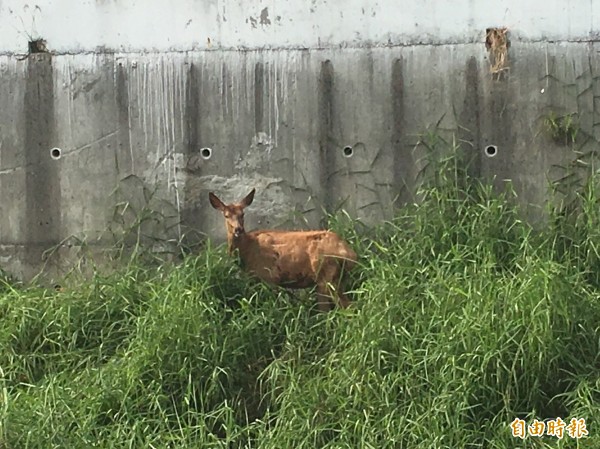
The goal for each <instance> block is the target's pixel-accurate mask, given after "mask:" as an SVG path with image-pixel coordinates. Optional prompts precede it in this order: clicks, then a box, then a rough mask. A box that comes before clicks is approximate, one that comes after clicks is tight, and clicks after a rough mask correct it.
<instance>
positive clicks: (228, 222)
mask: <svg viewBox="0 0 600 449" xmlns="http://www.w3.org/2000/svg"><path fill="white" fill-rule="evenodd" d="M255 191H256V189H252V191H251V192H250V193H249V194H248V195H247V196H246V197H245V198H244V199H242V200H241V201H239V202H237V203H232V204H224V203H223V202H222V201H221V200H220V199H219V198H218V197H217V196H216V195H215V194H214V193H212V192H210V193H209V194H208V198H209V200H210V204H211V205H212V207H214V208H215V209H217V210H220V211H221V212H222V213H223V216H224V217H225V226H226V228H227V247H228V249H229V254H230V255H233V253H234V251H235V250H238V252H239V256H240V259H241V262H242V268H243V269H244V270H245V271H247V272H249V273H250V274H251V275H253V276H256V277H258V278H260V279H262V280H264V281H266V282H268V283H270V284H274V285H279V286H281V287H287V288H308V287H312V286H315V285H316V287H317V298H318V299H317V303H318V306H319V309H320V310H321V311H327V310H330V309H331V306H332V304H333V300H334V297H336V296H337V299H338V301H339V305H340V306H341V307H342V308H346V307H348V306H349V305H350V300H349V299H348V298H347V297H346V295H345V294H344V292H343V285H342V276H343V275H344V272H346V271H349V270H350V269H352V267H354V265H356V260H357V257H356V253H355V252H354V251H353V250H352V248H350V246H349V245H348V244H347V243H346V242H345V241H344V240H342V239H341V238H340V237H339V236H338V235H337V234H335V233H334V232H330V231H282V230H260V231H251V232H246V230H245V229H244V209H245V208H246V207H248V206H249V205H250V204H252V201H253V200H254V193H255Z"/></svg>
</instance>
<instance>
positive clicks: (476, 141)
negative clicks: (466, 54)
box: [458, 56, 483, 178]
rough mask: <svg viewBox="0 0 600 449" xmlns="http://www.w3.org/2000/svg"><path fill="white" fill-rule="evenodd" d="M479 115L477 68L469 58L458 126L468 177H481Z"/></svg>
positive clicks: (474, 60) (481, 151)
mask: <svg viewBox="0 0 600 449" xmlns="http://www.w3.org/2000/svg"><path fill="white" fill-rule="evenodd" d="M480 113H481V106H480V104H479V67H478V66H477V59H475V57H474V56H472V57H470V58H469V59H468V61H467V64H466V67H465V99H464V102H463V108H462V112H461V114H460V117H459V121H458V124H459V125H460V126H461V128H460V129H459V139H460V140H461V141H462V142H465V144H463V145H462V147H463V148H464V150H465V153H466V161H465V162H466V163H467V171H468V173H469V175H470V176H472V177H474V178H478V177H479V176H481V158H482V154H483V148H482V142H481V138H480V131H479V129H480V123H479V122H480V118H479V116H480Z"/></svg>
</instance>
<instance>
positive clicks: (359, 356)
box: [0, 170, 600, 449]
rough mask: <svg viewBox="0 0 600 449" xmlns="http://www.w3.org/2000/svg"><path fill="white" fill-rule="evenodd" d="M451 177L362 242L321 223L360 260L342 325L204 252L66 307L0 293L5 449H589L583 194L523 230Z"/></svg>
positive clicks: (587, 244) (19, 291)
mask: <svg viewBox="0 0 600 449" xmlns="http://www.w3.org/2000/svg"><path fill="white" fill-rule="evenodd" d="M449 173H456V170H454V171H453V170H450V171H449ZM448 179H449V181H444V180H443V179H442V181H443V182H437V183H436V184H437V186H428V187H427V188H426V190H425V191H424V192H423V201H422V202H421V203H420V204H419V205H414V206H410V207H404V208H402V209H401V210H400V211H399V215H398V216H397V217H396V218H395V219H393V220H391V221H390V222H388V223H385V224H384V225H382V226H381V227H379V228H377V229H367V228H363V227H361V226H360V225H359V223H357V222H353V221H351V220H349V219H347V218H346V217H344V216H343V215H341V214H338V215H337V216H336V217H333V218H332V220H331V225H332V226H333V227H334V229H336V230H338V231H339V232H341V233H342V234H343V235H344V236H345V237H346V238H348V239H349V240H350V241H351V243H352V245H353V246H354V247H355V248H356V249H357V251H358V252H359V253H360V254H361V267H360V268H359V269H357V270H356V273H355V278H354V279H353V299H354V302H355V304H354V307H353V308H351V309H348V310H336V311H334V312H332V313H329V314H321V313H318V312H316V310H315V305H314V302H313V301H311V300H310V299H309V298H308V297H307V296H306V295H298V294H295V295H294V294H290V293H287V292H284V291H275V290H273V289H270V288H268V287H266V286H264V285H262V284H259V283H256V282H254V281H251V280H249V279H248V278H247V277H246V276H245V275H243V274H240V272H239V269H238V267H237V266H236V265H235V263H234V262H233V261H232V260H231V259H229V258H228V256H227V255H226V254H225V251H224V249H223V248H222V247H219V248H212V247H210V245H209V246H208V247H207V248H205V249H204V250H203V251H202V252H201V253H200V254H199V255H196V256H187V257H185V258H184V259H183V261H182V262H181V263H180V264H178V265H177V266H176V267H172V268H168V269H167V268H164V267H158V268H157V267H154V268H141V267H140V266H135V265H134V264H130V265H128V266H127V267H126V268H123V270H122V271H121V272H119V273H115V274H112V275H110V276H101V275H96V276H95V277H94V278H93V279H92V280H91V281H90V282H88V283H84V284H81V285H78V286H73V287H69V288H67V289H66V290H65V291H62V292H56V291H54V290H45V289H40V288H34V287H18V286H15V284H11V282H10V281H9V280H8V279H7V280H1V279H3V278H0V382H1V383H0V448H3V449H20V448H44V449H48V448H91V447H101V448H188V447H190V448H246V447H247V448H273V449H287V448H294V449H301V448H310V449H314V448H353V449H354V448H377V449H380V448H411V449H412V448H427V449H430V448H477V447H481V448H498V449H499V448H515V447H534V448H541V447H565V448H567V447H600V433H599V431H598V423H599V422H600V290H599V289H600V254H599V252H598V250H599V248H600V211H599V210H598V204H597V201H596V196H595V194H594V193H593V192H594V191H595V189H594V187H593V186H594V185H595V182H596V180H594V179H591V180H590V181H589V182H588V184H587V186H588V188H586V190H585V191H584V192H583V193H582V194H581V196H580V199H581V201H580V203H578V204H580V206H581V207H579V209H577V210H574V211H571V212H570V214H569V215H568V216H565V215H564V214H559V213H554V212H551V213H550V220H549V225H548V226H546V227H545V228H544V229H543V230H539V231H535V230H533V229H532V228H531V227H530V226H529V225H527V224H526V223H524V222H522V221H521V220H520V219H519V215H518V212H517V210H516V208H515V207H514V206H513V205H512V204H513V203H514V201H513V198H512V197H511V196H510V195H496V194H494V193H493V192H492V191H491V189H490V188H488V187H486V186H481V185H478V184H477V183H475V182H473V181H472V180H471V181H470V182H468V183H467V184H465V183H463V182H460V183H459V182H456V178H455V177H454V176H450V177H449V178H448ZM438 181H439V179H438ZM461 186H463V187H461ZM465 186H466V187H465ZM516 417H519V418H522V419H524V420H526V421H527V422H528V423H530V422H531V421H532V420H533V419H535V418H538V419H540V420H542V419H546V418H555V417H561V418H562V419H563V420H564V421H566V422H567V423H568V422H569V420H570V419H571V418H574V417H575V418H584V419H585V420H586V423H587V430H588V432H589V434H590V436H589V437H587V439H586V440H576V439H573V438H570V437H569V436H568V435H567V434H566V432H565V436H564V438H563V439H562V440H558V439H557V438H555V437H550V436H544V437H531V436H528V437H527V438H526V439H525V440H520V439H515V438H514V437H513V436H512V435H511V431H510V423H511V422H512V421H513V419H514V418H516Z"/></svg>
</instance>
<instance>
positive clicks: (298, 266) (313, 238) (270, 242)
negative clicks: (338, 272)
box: [240, 230, 356, 288]
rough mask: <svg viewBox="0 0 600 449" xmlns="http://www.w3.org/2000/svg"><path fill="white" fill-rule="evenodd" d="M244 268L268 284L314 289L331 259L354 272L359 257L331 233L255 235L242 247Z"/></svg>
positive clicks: (298, 232)
mask: <svg viewBox="0 0 600 449" xmlns="http://www.w3.org/2000/svg"><path fill="white" fill-rule="evenodd" d="M240 256H241V258H242V262H243V264H244V268H245V269H246V270H248V271H249V272H250V273H252V274H254V275H256V276H258V277H260V278H262V279H263V280H265V281H267V282H271V283H273V284H277V285H284V286H288V287H291V288H305V287H310V286H312V285H314V283H315V279H316V270H318V267H319V266H320V263H322V261H323V260H324V259H327V258H328V257H332V258H340V259H343V260H344V261H345V262H344V264H345V267H346V269H350V268H351V267H352V266H353V265H354V263H355V261H356V253H355V252H354V251H353V250H352V249H351V248H350V247H349V246H348V244H347V243H346V242H345V241H344V240H342V239H341V238H340V237H339V236H338V235H337V234H335V233H334V232H331V231H278V230H265V231H252V232H249V233H247V234H246V237H245V240H244V245H243V247H240Z"/></svg>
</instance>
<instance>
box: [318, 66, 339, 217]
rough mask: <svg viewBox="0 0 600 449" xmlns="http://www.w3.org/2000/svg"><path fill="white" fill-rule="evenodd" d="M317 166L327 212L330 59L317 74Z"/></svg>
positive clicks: (331, 108) (331, 146)
mask: <svg viewBox="0 0 600 449" xmlns="http://www.w3.org/2000/svg"><path fill="white" fill-rule="evenodd" d="M318 99H319V116H318V117H319V162H320V163H319V167H320V170H321V173H320V184H321V185H320V186H319V190H320V192H321V195H320V199H321V202H322V204H323V206H324V207H325V210H327V211H328V212H330V211H331V206H332V204H334V203H335V201H336V198H333V193H332V185H331V184H332V183H331V178H332V176H331V174H332V170H333V168H334V166H335V153H334V151H335V143H334V142H335V138H334V136H333V132H334V113H335V110H334V70H333V64H331V61H330V60H326V61H323V62H322V63H321V72H320V74H319V90H318Z"/></svg>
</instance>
